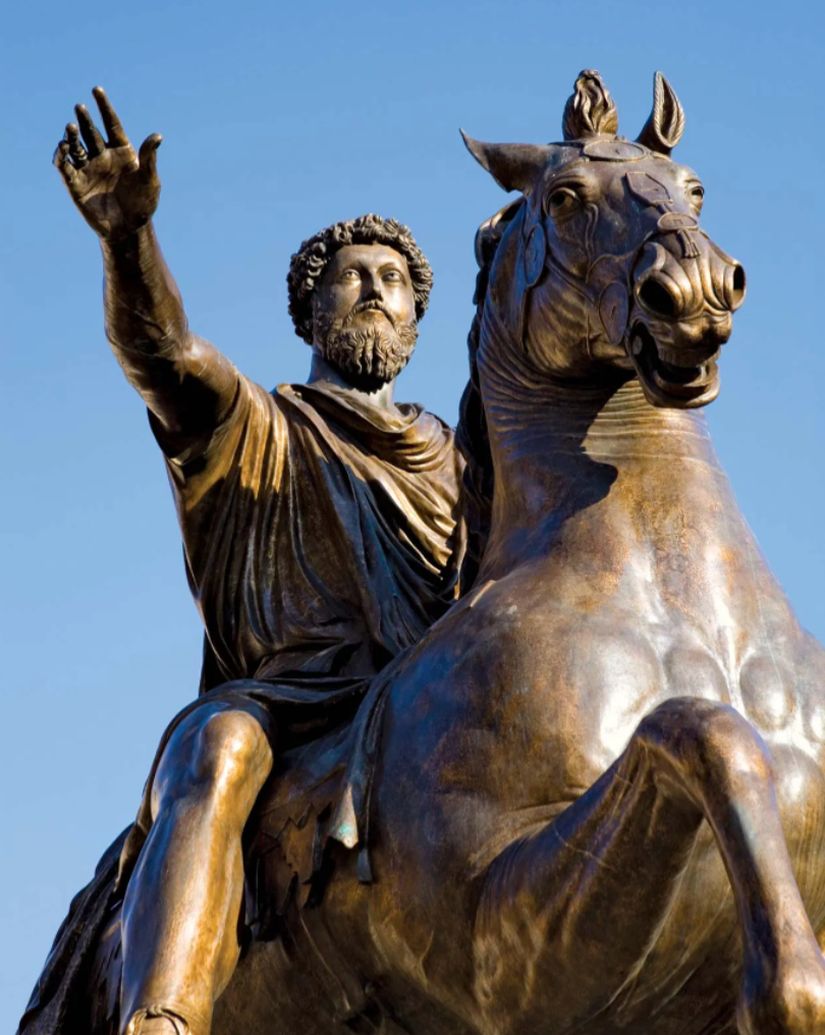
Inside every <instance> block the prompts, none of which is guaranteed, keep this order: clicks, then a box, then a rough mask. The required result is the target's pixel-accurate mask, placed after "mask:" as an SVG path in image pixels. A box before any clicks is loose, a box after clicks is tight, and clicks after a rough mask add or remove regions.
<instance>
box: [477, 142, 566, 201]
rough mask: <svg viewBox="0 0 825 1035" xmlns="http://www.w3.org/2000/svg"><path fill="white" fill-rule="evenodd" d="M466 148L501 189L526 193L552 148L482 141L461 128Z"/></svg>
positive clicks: (545, 163) (535, 179) (539, 172)
mask: <svg viewBox="0 0 825 1035" xmlns="http://www.w3.org/2000/svg"><path fill="white" fill-rule="evenodd" d="M461 137H462V139H463V140H464V143H465V144H466V146H467V150H468V151H469V152H470V154H471V155H472V156H473V158H475V160H476V161H477V162H478V163H479V165H481V166H482V167H483V168H485V169H486V170H487V172H488V173H490V175H491V176H492V177H493V179H494V180H495V181H496V183H497V184H498V185H499V187H503V188H504V190H520V191H521V192H522V193H523V194H529V193H530V191H531V190H532V188H533V186H534V185H535V184H536V182H537V180H538V178H539V176H540V175H541V173H542V172H543V171H544V168H545V166H546V165H547V162H548V160H549V159H550V155H551V154H552V148H550V147H542V146H540V145H539V144H485V143H484V142H483V141H481V140H474V139H473V138H472V137H471V136H468V135H467V134H466V133H465V132H464V130H463V129H462V130H461Z"/></svg>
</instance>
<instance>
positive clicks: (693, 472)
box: [478, 312, 750, 578]
mask: <svg viewBox="0 0 825 1035" xmlns="http://www.w3.org/2000/svg"><path fill="white" fill-rule="evenodd" d="M478 363H479V375H480V382H481V387H482V395H483V400H484V408H485V414H486V419H487V426H488V432H489V436H490V448H491V453H492V457H493V467H494V474H495V494H494V500H493V513H492V525H491V531H490V537H489V540H488V544H487V548H486V551H485V559H484V563H483V565H482V570H481V573H480V575H481V576H482V577H488V578H496V577H501V576H502V575H503V574H506V573H507V572H508V571H511V570H512V569H513V568H515V567H517V566H519V565H522V564H526V563H533V564H535V563H540V562H541V560H542V559H543V558H548V557H549V556H550V555H551V554H552V553H553V552H554V551H556V550H558V548H559V547H560V546H563V547H564V548H565V549H566V550H570V549H579V550H580V551H582V550H589V549H592V548H593V543H594V542H598V543H599V544H600V549H604V548H606V547H605V544H610V546H612V549H613V550H614V551H615V552H616V553H617V554H618V553H621V552H623V551H624V552H626V551H628V550H633V549H634V548H638V547H639V545H640V544H644V545H645V547H646V548H650V547H651V545H652V548H654V549H655V548H656V545H657V539H661V540H665V539H668V537H670V538H669V541H668V542H663V543H662V548H663V549H664V550H668V549H669V550H670V552H671V553H672V552H673V543H672V534H673V532H672V527H668V515H684V514H690V515H691V516H692V520H695V521H696V522H699V523H700V527H702V529H703V534H704V535H705V536H706V537H708V538H712V537H713V536H714V535H718V536H719V537H723V538H724V539H725V540H726V541H729V540H730V539H731V533H732V531H733V530H734V528H735V529H736V534H737V535H738V534H740V533H741V535H744V536H745V537H747V538H748V539H749V538H750V536H749V533H748V531H747V528H746V526H745V524H744V521H743V520H742V518H741V515H740V514H739V511H738V508H737V507H736V504H735V501H734V499H733V497H732V494H731V491H730V488H729V485H728V483H727V479H726V478H725V475H724V472H723V471H722V470H721V468H720V466H719V462H718V460H717V458H716V455H715V452H714V449H713V446H712V443H711V441H710V436H709V434H708V430H707V425H706V421H705V418H704V415H703V414H702V413H700V412H698V411H696V410H676V409H664V408H657V407H654V406H652V405H650V404H649V403H648V402H647V400H646V399H645V397H644V395H643V392H642V389H641V386H640V385H639V383H638V381H637V380H636V379H635V378H633V379H630V380H626V381H624V383H621V384H619V383H616V384H613V385H604V384H602V385H598V384H590V385H585V384H580V383H576V384H574V383H572V382H567V383H565V382H564V381H561V380H558V379H556V380H553V379H550V378H548V376H547V375H546V374H542V373H539V372H538V371H537V370H536V369H534V367H533V365H532V364H531V362H530V358H529V356H528V355H527V354H526V353H525V349H524V347H523V346H522V345H520V344H517V343H515V342H514V341H513V340H512V339H511V338H510V337H509V336H508V335H507V332H506V330H505V329H504V327H503V326H502V325H501V323H500V322H499V321H498V320H497V318H496V315H495V313H494V312H493V313H491V314H485V319H484V320H483V323H482V331H481V339H480V345H479V352H478ZM651 504H653V505H651ZM700 511H702V512H703V513H699V512H700ZM679 520H682V518H681V516H680V517H679ZM584 525H586V533H584V534H581V529H582V527H583V526H584Z"/></svg>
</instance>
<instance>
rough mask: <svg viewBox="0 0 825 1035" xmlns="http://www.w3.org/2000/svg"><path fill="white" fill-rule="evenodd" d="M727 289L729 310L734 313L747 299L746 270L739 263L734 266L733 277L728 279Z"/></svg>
mask: <svg viewBox="0 0 825 1035" xmlns="http://www.w3.org/2000/svg"><path fill="white" fill-rule="evenodd" d="M727 287H728V290H727V296H728V297H727V303H728V308H729V309H730V310H731V312H733V311H734V310H735V309H738V308H739V306H740V305H741V304H742V302H743V301H744V299H745V270H744V267H742V266H740V265H739V263H738V262H737V263H735V264H734V267H733V275H732V276H731V277H730V278H729V279H728V281H727Z"/></svg>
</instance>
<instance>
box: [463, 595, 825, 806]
mask: <svg viewBox="0 0 825 1035" xmlns="http://www.w3.org/2000/svg"><path fill="white" fill-rule="evenodd" d="M495 598H497V599H495ZM488 607H489V609H490V612H491V616H492V613H493V612H495V616H496V626H495V627H496V636H495V639H494V641H492V642H491V641H490V640H489V639H487V640H486V643H485V645H484V647H483V648H482V649H481V651H480V652H479V651H478V650H477V651H476V652H474V653H475V654H476V655H478V654H479V653H480V654H481V656H482V660H481V662H480V663H478V667H477V669H476V674H474V675H473V676H472V677H471V679H472V682H471V684H470V685H469V686H468V690H469V691H470V693H471V694H472V696H473V702H472V708H473V710H481V711H482V712H483V714H482V715H480V716H478V717H477V718H476V719H475V720H474V721H473V723H472V725H473V728H478V727H482V728H484V727H488V728H489V727H494V728H495V729H496V731H497V734H496V742H497V744H499V745H500V744H501V741H502V740H503V741H504V742H507V743H508V747H509V751H510V752H512V753H513V754H514V755H517V756H518V757H528V758H530V759H531V760H532V763H533V764H532V767H531V769H532V772H533V773H534V774H535V777H536V778H535V781H528V782H527V784H524V785H522V786H520V787H514V789H513V792H514V794H516V795H518V794H521V793H522V792H523V791H524V792H525V793H526V794H527V795H528V796H530V795H532V794H533V793H536V792H538V788H539V787H542V788H543V789H544V792H545V793H546V789H547V788H548V787H549V788H551V789H552V791H551V793H553V794H554V795H555V796H558V799H559V800H569V799H570V798H571V797H575V796H576V794H577V793H580V792H581V791H582V790H584V789H585V788H586V787H588V786H589V785H590V784H591V783H592V782H593V781H594V780H595V779H596V778H597V777H598V776H599V774H600V773H602V772H603V771H604V770H605V769H606V768H607V767H608V766H609V765H610V764H611V763H612V762H613V761H614V760H615V759H616V758H617V757H618V756H619V755H620V754H621V752H622V750H623V749H624V747H625V745H626V744H627V742H628V740H629V738H630V737H631V735H632V733H633V731H634V729H635V728H636V726H637V725H638V724H639V722H640V721H641V719H642V718H643V717H644V716H645V715H646V714H648V712H650V711H651V710H652V709H653V708H655V707H656V705H657V704H659V703H661V702H662V701H664V700H666V699H668V698H672V697H680V696H686V697H700V698H706V699H709V700H715V701H720V702H723V703H726V704H731V705H732V706H733V707H735V708H737V710H739V711H740V712H741V713H742V714H744V715H746V716H747V717H748V718H749V719H750V720H751V721H752V722H753V723H754V725H755V726H756V728H757V729H758V730H759V731H760V733H762V735H763V736H764V737H765V738H766V740H767V741H768V742H769V743H770V744H777V745H782V744H792V745H794V746H796V747H801V748H802V749H803V750H804V751H805V752H806V753H807V755H808V756H810V757H811V758H813V759H814V760H815V761H816V762H817V764H818V765H820V766H821V765H822V763H823V761H825V758H824V757H823V748H824V747H825V707H823V705H822V704H821V703H820V700H821V697H822V694H821V688H822V686H823V683H825V667H823V664H822V660H821V659H822V655H821V652H819V649H818V648H812V650H813V654H811V651H809V652H808V653H809V654H810V655H811V656H809V657H806V656H805V652H804V651H803V650H802V647H801V643H800V640H799V637H798V636H793V635H785V636H774V637H773V638H771V637H766V636H764V635H753V634H752V633H751V632H750V631H749V630H748V629H747V628H746V627H745V625H744V623H742V624H737V623H736V622H729V624H728V625H724V624H723V623H721V622H719V621H716V618H715V616H711V617H712V618H713V620H714V621H713V622H708V620H707V616H702V617H701V618H697V619H696V620H693V619H692V616H691V614H690V612H682V613H681V614H680V615H678V616H675V620H674V616H668V617H669V619H670V620H669V621H667V622H662V621H660V620H658V616H657V615H651V614H645V613H644V612H642V613H639V612H638V611H628V610H622V609H618V608H617V609H612V610H611V609H602V610H596V611H594V612H590V613H586V612H583V611H581V610H578V611H577V610H571V609H568V608H567V607H565V606H563V605H561V604H559V603H558V602H555V601H554V602H553V603H552V604H548V603H547V602H546V600H545V601H544V602H543V604H540V603H539V601H538V600H535V599H531V598H530V595H529V593H526V592H524V587H519V589H518V590H517V591H516V592H513V593H508V594H507V595H506V596H505V595H504V594H491V600H490V602H489V604H488ZM714 623H715V625H714ZM482 624H485V623H482ZM709 627H712V628H713V630H714V632H713V635H711V634H710V633H709V631H708V630H709ZM482 635H483V634H482ZM485 639H486V638H485ZM814 655H815V656H814ZM480 672H483V673H484V679H485V681H486V682H487V683H489V684H491V685H490V686H489V692H487V693H486V694H485V695H484V696H483V697H480V696H478V695H477V694H476V693H475V692H474V690H473V686H472V684H476V685H477V683H478V681H479V679H480V678H481V677H480V675H479V674H477V673H480ZM495 770H496V771H499V767H498V766H495ZM533 782H534V783H535V786H531V783H533Z"/></svg>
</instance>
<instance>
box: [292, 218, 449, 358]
mask: <svg viewBox="0 0 825 1035" xmlns="http://www.w3.org/2000/svg"><path fill="white" fill-rule="evenodd" d="M348 244H385V245H387V246H388V247H390V248H394V249H395V250H396V251H397V252H399V253H400V254H401V255H403V256H404V258H405V259H406V260H407V266H408V267H409V271H410V279H411V281H412V290H413V298H414V299H415V316H416V319H418V320H420V319H421V317H422V316H423V315H424V313H425V312H426V310H427V303H428V302H429V300H430V291H431V289H432V286H433V271H432V269H430V264H429V263H428V262H427V260H426V258H425V256H424V253H423V252H422V251H421V249H420V248H419V247H418V245H417V244H416V243H415V238H414V237H413V235H412V234H411V233H410V230H409V227H406V226H404V224H403V223H399V222H397V221H396V220H395V219H382V217H381V216H376V215H375V214H374V213H372V212H369V213H367V215H365V216H359V217H358V218H357V219H347V220H344V221H343V222H341V223H334V224H333V225H332V226H328V227H326V229H324V230H319V231H318V233H317V234H313V236H312V237H310V238H309V239H308V240H306V241H304V242H303V244H302V245H301V247H300V248H299V249H298V251H297V252H296V253H295V254H294V255H293V256H292V258H291V260H290V263H289V273H288V274H287V278H286V282H287V288H288V291H289V315H290V316H291V317H292V322H293V323H294V324H295V333H296V334H297V335H298V336H299V337H300V338H303V339H304V341H305V342H307V344H308V345H311V344H312V293H313V291H314V290H315V287H316V285H317V283H318V280H319V279H320V277H321V275H322V274H323V272H324V269H325V268H326V265H327V263H328V262H329V261H330V259H331V258H332V256H333V255H334V254H335V253H336V252H337V251H338V249H339V248H343V247H344V246H345V245H348Z"/></svg>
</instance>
